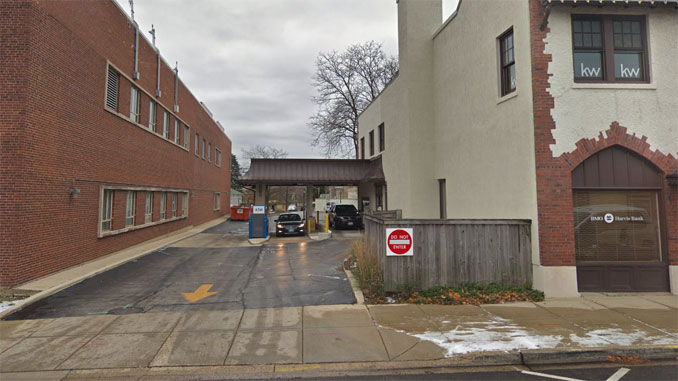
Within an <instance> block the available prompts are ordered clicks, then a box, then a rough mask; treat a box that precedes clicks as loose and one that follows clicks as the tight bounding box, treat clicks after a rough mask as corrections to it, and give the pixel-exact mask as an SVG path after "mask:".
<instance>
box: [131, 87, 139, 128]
mask: <svg viewBox="0 0 678 381" xmlns="http://www.w3.org/2000/svg"><path fill="white" fill-rule="evenodd" d="M139 98H140V94H139V89H137V88H136V87H134V86H132V89H131V90H130V96H129V118H130V119H131V120H132V122H134V123H139Z"/></svg>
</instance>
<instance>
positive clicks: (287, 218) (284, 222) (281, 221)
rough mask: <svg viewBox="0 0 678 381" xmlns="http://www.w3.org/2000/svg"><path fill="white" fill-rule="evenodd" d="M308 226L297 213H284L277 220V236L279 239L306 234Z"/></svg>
mask: <svg viewBox="0 0 678 381" xmlns="http://www.w3.org/2000/svg"><path fill="white" fill-rule="evenodd" d="M305 232H306V224H305V223H304V220H302V218H301V216H300V215H298V214H296V213H283V214H281V215H279V216H278V218H277V219H275V235H276V236H277V237H281V236H284V235H285V234H304V233H305Z"/></svg>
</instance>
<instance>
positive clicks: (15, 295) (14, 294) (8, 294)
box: [0, 288, 40, 301]
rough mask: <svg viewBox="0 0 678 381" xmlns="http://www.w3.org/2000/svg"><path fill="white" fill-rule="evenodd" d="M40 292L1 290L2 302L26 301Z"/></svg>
mask: <svg viewBox="0 0 678 381" xmlns="http://www.w3.org/2000/svg"><path fill="white" fill-rule="evenodd" d="M38 292H40V291H36V290H17V289H14V288H0V301H3V300H4V301H13V300H21V299H26V298H28V297H29V296H31V295H35V294H37V293H38Z"/></svg>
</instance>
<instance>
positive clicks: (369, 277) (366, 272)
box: [351, 239, 384, 297]
mask: <svg viewBox="0 0 678 381" xmlns="http://www.w3.org/2000/svg"><path fill="white" fill-rule="evenodd" d="M351 252H352V256H353V257H354V258H355V259H356V261H357V262H358V263H357V266H356V267H355V269H354V274H355V275H356V277H357V278H358V281H359V282H360V287H361V288H362V290H363V293H365V294H366V295H365V296H367V297H375V296H381V295H382V294H383V293H384V279H383V276H382V273H381V269H380V268H379V262H378V260H377V256H376V253H374V252H372V251H370V250H369V249H368V248H367V247H365V243H364V241H363V240H361V239H359V240H355V241H353V243H352V244H351Z"/></svg>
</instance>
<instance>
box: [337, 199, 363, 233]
mask: <svg viewBox="0 0 678 381" xmlns="http://www.w3.org/2000/svg"><path fill="white" fill-rule="evenodd" d="M329 220H330V227H331V228H332V229H340V228H358V229H360V228H362V227H363V218H362V216H361V215H360V212H359V211H358V209H356V207H355V206H353V205H351V204H338V205H333V206H332V208H331V209H330V213H329Z"/></svg>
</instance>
